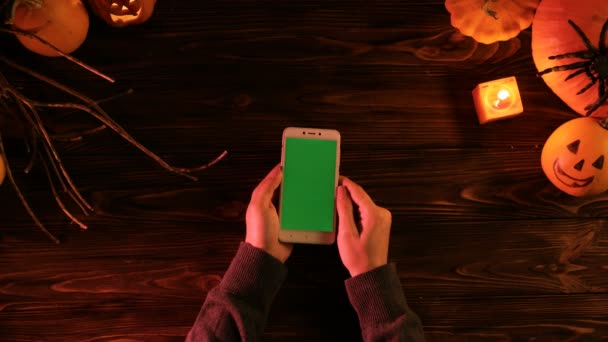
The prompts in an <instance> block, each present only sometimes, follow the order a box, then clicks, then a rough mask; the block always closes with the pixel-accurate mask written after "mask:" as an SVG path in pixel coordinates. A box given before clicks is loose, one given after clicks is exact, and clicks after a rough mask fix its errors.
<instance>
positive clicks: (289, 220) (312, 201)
mask: <svg viewBox="0 0 608 342" xmlns="http://www.w3.org/2000/svg"><path fill="white" fill-rule="evenodd" d="M337 146H338V143H337V141H335V140H317V139H302V138H286V139H285V157H284V164H283V191H282V192H283V193H282V196H281V229H288V230H303V231H318V232H331V231H332V230H333V225H334V187H335V184H336V154H337V151H336V149H337Z"/></svg>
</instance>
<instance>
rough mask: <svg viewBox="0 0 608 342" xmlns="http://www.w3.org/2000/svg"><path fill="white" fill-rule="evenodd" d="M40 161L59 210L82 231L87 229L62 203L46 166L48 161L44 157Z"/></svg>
mask: <svg viewBox="0 0 608 342" xmlns="http://www.w3.org/2000/svg"><path fill="white" fill-rule="evenodd" d="M40 161H42V166H43V167H44V172H45V173H46V176H47V178H48V179H49V185H50V186H51V191H52V192H53V196H54V197H55V202H57V205H59V208H60V209H61V210H62V211H63V213H64V214H65V215H66V216H67V217H69V218H70V219H71V220H72V222H74V223H76V224H77V225H78V226H79V227H80V228H81V229H87V226H86V225H85V224H84V223H82V222H81V221H80V220H78V219H77V218H76V217H74V215H72V213H70V211H69V210H68V209H67V208H66V207H65V205H64V204H63V202H62V201H61V198H60V197H59V194H58V193H57V189H56V188H55V183H54V182H53V177H51V172H50V171H49V167H48V165H47V164H46V161H45V160H44V158H42V156H40Z"/></svg>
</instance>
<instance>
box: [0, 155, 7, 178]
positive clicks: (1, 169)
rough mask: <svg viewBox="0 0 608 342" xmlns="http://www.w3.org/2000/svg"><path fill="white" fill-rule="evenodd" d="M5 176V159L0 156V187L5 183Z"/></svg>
mask: <svg viewBox="0 0 608 342" xmlns="http://www.w3.org/2000/svg"><path fill="white" fill-rule="evenodd" d="M4 176H6V167H5V166H4V157H2V155H0V185H2V182H3V181H4Z"/></svg>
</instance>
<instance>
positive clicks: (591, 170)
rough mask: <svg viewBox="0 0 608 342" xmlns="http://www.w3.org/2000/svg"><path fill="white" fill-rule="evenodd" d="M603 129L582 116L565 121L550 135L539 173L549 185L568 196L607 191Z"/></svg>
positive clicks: (607, 146)
mask: <svg viewBox="0 0 608 342" xmlns="http://www.w3.org/2000/svg"><path fill="white" fill-rule="evenodd" d="M606 126H607V123H605V122H601V121H598V120H597V119H595V118H591V117H582V118H577V119H574V120H570V121H568V122H566V123H565V124H563V125H561V126H559V127H558V128H557V129H556V130H555V131H554V132H553V133H552V134H551V136H550V137H549V139H547V142H546V143H545V146H544V147H543V151H542V154H541V165H542V168H543V171H544V172H545V175H546V176H547V178H549V180H550V181H551V183H553V184H554V185H555V186H556V187H557V188H559V189H560V190H562V191H564V192H566V193H568V194H570V195H572V196H585V195H596V194H599V193H602V192H604V191H606V190H608V172H607V171H608V162H606V163H605V159H606V158H608V129H607V127H606ZM604 164H606V165H604Z"/></svg>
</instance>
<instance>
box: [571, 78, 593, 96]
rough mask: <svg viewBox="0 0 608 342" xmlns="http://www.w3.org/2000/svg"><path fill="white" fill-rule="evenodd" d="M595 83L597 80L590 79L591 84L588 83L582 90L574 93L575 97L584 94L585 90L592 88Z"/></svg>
mask: <svg viewBox="0 0 608 342" xmlns="http://www.w3.org/2000/svg"><path fill="white" fill-rule="evenodd" d="M596 82H597V78H595V77H594V78H592V79H591V82H589V83H588V84H587V85H586V86H584V87H583V89H581V90H579V91H578V93H576V95H580V94H582V93H584V92H586V91H587V89H589V88H591V86H593V85H594V84H595V83H596Z"/></svg>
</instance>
